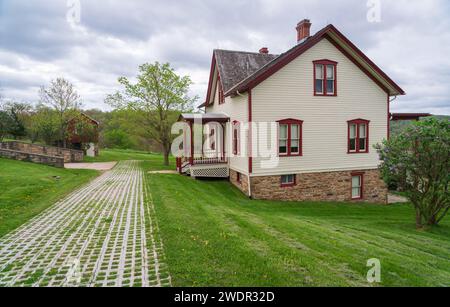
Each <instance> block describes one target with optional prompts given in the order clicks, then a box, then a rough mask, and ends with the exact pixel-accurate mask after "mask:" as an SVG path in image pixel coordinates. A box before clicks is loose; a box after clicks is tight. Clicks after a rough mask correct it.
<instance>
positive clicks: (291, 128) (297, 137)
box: [278, 119, 303, 156]
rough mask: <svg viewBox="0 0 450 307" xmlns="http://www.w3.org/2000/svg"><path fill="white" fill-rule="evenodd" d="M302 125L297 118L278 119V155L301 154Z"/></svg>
mask: <svg viewBox="0 0 450 307" xmlns="http://www.w3.org/2000/svg"><path fill="white" fill-rule="evenodd" d="M302 125H303V121H301V120H297V119H284V120H280V121H278V153H279V155H280V156H301V155H302V151H303V148H302Z"/></svg>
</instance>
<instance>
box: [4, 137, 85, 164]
mask: <svg viewBox="0 0 450 307" xmlns="http://www.w3.org/2000/svg"><path fill="white" fill-rule="evenodd" d="M0 148H1V149H9V150H16V151H20V152H25V153H30V154H35V155H44V156H52V157H62V158H63V159H64V162H65V163H70V162H83V158H84V153H83V152H82V151H80V150H73V149H67V148H60V147H54V146H44V145H38V144H30V143H25V142H19V141H11V142H3V143H0Z"/></svg>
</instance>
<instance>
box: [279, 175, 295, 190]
mask: <svg viewBox="0 0 450 307" xmlns="http://www.w3.org/2000/svg"><path fill="white" fill-rule="evenodd" d="M286 176H292V177H293V179H294V181H292V182H288V183H284V182H283V177H286ZM295 185H297V175H294V174H289V175H281V176H280V187H282V188H288V187H293V186H295Z"/></svg>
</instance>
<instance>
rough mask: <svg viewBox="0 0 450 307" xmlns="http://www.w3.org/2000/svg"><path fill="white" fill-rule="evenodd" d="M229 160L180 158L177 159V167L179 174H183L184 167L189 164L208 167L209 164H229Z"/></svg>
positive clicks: (224, 158) (220, 158) (219, 158)
mask: <svg viewBox="0 0 450 307" xmlns="http://www.w3.org/2000/svg"><path fill="white" fill-rule="evenodd" d="M227 162H228V160H227V158H226V157H216V158H207V157H197V158H193V159H191V158H188V157H179V158H176V167H177V171H178V172H180V173H181V172H182V168H183V165H185V163H188V164H189V165H208V164H224V163H227Z"/></svg>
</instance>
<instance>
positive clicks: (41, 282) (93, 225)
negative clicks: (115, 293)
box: [0, 161, 171, 286]
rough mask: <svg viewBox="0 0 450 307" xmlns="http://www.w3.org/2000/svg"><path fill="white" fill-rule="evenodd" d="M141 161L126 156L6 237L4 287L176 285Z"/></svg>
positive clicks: (0, 257) (0, 267) (1, 270)
mask: <svg viewBox="0 0 450 307" xmlns="http://www.w3.org/2000/svg"><path fill="white" fill-rule="evenodd" d="M170 285H171V281H170V275H169V273H168V268H167V266H166V265H165V263H164V253H163V245H162V242H161V240H160V238H159V234H158V225H157V222H156V219H155V212H154V208H153V203H152V200H151V194H150V193H147V190H146V184H145V177H144V174H143V171H142V170H141V168H140V167H139V162H137V161H126V162H120V163H119V164H118V165H117V166H116V167H115V168H114V169H112V170H111V171H108V172H106V173H104V174H103V175H102V176H100V177H98V178H97V179H95V180H94V181H92V182H91V183H90V184H88V185H86V186H84V187H83V188H81V189H79V190H77V191H75V192H73V193H71V194H70V195H68V196H67V197H65V198H64V199H63V200H61V201H59V202H58V203H56V204H55V205H53V206H52V207H51V208H49V209H47V210H46V211H44V212H43V213H41V214H40V215H38V216H37V217H35V218H34V219H32V220H31V221H30V222H28V223H26V224H24V225H22V226H21V227H20V228H18V229H17V230H15V231H14V232H12V233H10V234H8V235H6V236H5V237H3V238H1V239H0V286H170Z"/></svg>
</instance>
